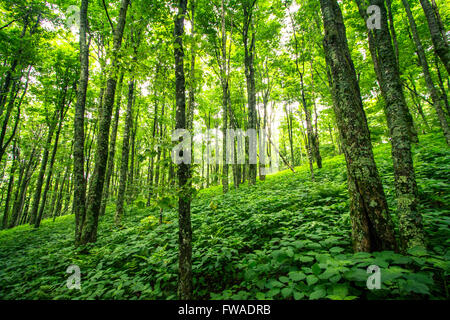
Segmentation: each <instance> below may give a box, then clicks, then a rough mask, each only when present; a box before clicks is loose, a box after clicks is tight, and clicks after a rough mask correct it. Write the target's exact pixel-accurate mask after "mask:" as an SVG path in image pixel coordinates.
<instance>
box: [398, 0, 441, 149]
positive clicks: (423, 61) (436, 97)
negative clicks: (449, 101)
mask: <svg viewBox="0 0 450 320" xmlns="http://www.w3.org/2000/svg"><path fill="white" fill-rule="evenodd" d="M402 1H403V6H404V7H405V11H406V15H407V17H408V20H409V25H410V27H411V31H412V36H413V39H414V43H415V45H416V52H417V56H418V57H419V63H420V65H421V66H422V72H423V76H424V79H425V83H426V85H427V89H428V91H429V93H430V95H431V100H432V101H433V107H434V109H435V110H436V114H437V116H438V119H439V122H440V124H441V128H442V131H443V132H444V137H445V139H446V140H447V144H448V145H450V130H449V127H448V122H447V116H446V114H445V112H444V110H443V107H444V105H445V101H444V97H443V95H441V94H439V93H438V91H437V89H436V87H435V85H434V82H433V78H432V77H431V73H430V69H429V66H428V61H427V56H426V55H425V50H424V49H423V46H422V42H421V40H420V37H419V33H418V32H417V25H416V22H415V20H414V17H413V15H412V12H411V8H410V6H409V2H408V0H402Z"/></svg>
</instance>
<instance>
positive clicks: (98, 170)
mask: <svg viewBox="0 0 450 320" xmlns="http://www.w3.org/2000/svg"><path fill="white" fill-rule="evenodd" d="M129 3H130V0H122V1H121V6H120V12H119V18H118V21H117V25H116V29H115V31H114V41H113V42H114V44H113V49H112V59H111V66H110V71H109V74H108V80H107V86H106V93H105V105H104V106H103V109H102V114H101V117H100V123H99V129H98V136H97V148H96V153H95V167H94V172H93V176H92V178H91V181H90V185H89V194H88V201H87V209H86V219H85V222H84V225H83V232H82V235H81V244H86V243H88V242H95V241H96V240H97V226H98V217H99V214H100V205H101V201H102V193H103V184H104V182H105V171H106V163H107V160H108V140H109V128H110V125H111V115H112V109H113V105H114V95H115V91H116V85H117V73H118V67H119V51H120V47H121V45H122V37H123V31H124V29H125V22H126V16H127V10H128V5H129Z"/></svg>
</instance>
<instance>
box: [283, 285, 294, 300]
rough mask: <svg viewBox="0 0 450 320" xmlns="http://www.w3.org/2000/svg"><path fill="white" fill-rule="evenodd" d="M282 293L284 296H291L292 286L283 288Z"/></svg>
mask: <svg viewBox="0 0 450 320" xmlns="http://www.w3.org/2000/svg"><path fill="white" fill-rule="evenodd" d="M281 294H282V295H283V297H284V298H287V297H289V296H291V295H292V288H289V287H288V288H283V289H281Z"/></svg>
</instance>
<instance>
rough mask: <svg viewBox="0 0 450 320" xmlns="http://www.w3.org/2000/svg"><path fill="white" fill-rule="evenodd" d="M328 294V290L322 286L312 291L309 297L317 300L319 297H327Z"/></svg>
mask: <svg viewBox="0 0 450 320" xmlns="http://www.w3.org/2000/svg"><path fill="white" fill-rule="evenodd" d="M326 295H327V292H326V291H325V289H322V288H320V289H317V290H315V291H314V292H313V293H311V294H310V295H309V299H311V300H317V299H320V298H323V297H325V296H326Z"/></svg>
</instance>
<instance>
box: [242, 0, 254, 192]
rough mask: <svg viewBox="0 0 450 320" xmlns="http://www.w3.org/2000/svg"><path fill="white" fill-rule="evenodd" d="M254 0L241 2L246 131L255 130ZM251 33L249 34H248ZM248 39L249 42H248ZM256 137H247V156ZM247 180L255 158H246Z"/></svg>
mask: <svg viewBox="0 0 450 320" xmlns="http://www.w3.org/2000/svg"><path fill="white" fill-rule="evenodd" d="M255 3H256V1H253V2H252V3H250V2H245V3H244V4H243V9H244V27H243V34H242V36H243V37H242V38H243V42H244V65H245V78H246V81H247V103H248V125H247V131H249V130H256V87H255V68H254V59H255V42H256V32H255V30H254V26H253V8H254V5H255ZM249 33H251V36H249ZM249 40H250V43H249ZM250 140H256V137H254V138H253V139H250V138H247V139H246V141H247V143H246V149H247V157H248V158H249V156H250V154H249V152H250V150H251V149H252V147H251V145H254V144H256V141H250ZM248 160H249V163H248V181H249V184H255V183H256V171H257V165H256V163H254V162H255V160H256V159H250V158H249V159H248Z"/></svg>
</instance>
